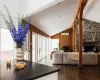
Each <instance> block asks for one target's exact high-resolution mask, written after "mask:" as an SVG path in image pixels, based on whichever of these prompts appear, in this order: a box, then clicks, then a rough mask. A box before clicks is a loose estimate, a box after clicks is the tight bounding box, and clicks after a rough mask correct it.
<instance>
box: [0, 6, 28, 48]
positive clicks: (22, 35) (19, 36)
mask: <svg viewBox="0 0 100 80" xmlns="http://www.w3.org/2000/svg"><path fill="white" fill-rule="evenodd" d="M4 7H5V9H6V11H7V13H8V18H9V20H7V19H6V17H5V16H4V15H3V14H2V13H1V12H0V15H1V16H2V17H3V18H4V21H5V23H6V25H7V28H8V29H9V31H10V33H11V36H12V38H13V40H14V42H15V43H16V47H17V48H21V47H22V46H23V45H24V41H25V39H26V34H27V33H28V30H29V27H30V23H29V22H28V21H24V22H25V24H24V25H23V24H21V23H20V19H19V18H18V20H19V21H18V22H19V24H18V30H16V27H15V25H14V24H13V20H12V18H11V16H10V13H9V11H8V9H7V7H6V6H4Z"/></svg>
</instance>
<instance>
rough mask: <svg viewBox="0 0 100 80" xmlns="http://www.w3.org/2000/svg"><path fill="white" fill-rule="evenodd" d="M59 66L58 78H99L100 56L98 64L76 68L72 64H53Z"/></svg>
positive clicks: (62, 79) (93, 79)
mask: <svg viewBox="0 0 100 80" xmlns="http://www.w3.org/2000/svg"><path fill="white" fill-rule="evenodd" d="M53 66H54V67H57V68H60V72H59V74H58V75H59V80H100V56H99V58H98V65H96V66H83V67H82V68H78V67H77V66H72V65H53Z"/></svg>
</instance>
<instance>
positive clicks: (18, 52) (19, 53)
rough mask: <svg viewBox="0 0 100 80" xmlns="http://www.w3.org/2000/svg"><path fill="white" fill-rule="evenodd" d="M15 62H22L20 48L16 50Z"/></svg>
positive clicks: (22, 57)
mask: <svg viewBox="0 0 100 80" xmlns="http://www.w3.org/2000/svg"><path fill="white" fill-rule="evenodd" d="M16 60H18V61H21V60H24V51H23V49H22V48H16Z"/></svg>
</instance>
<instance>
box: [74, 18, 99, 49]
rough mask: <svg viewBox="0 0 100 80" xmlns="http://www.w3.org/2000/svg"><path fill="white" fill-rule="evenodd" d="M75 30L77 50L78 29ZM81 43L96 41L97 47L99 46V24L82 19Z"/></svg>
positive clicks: (77, 46)
mask: <svg viewBox="0 0 100 80" xmlns="http://www.w3.org/2000/svg"><path fill="white" fill-rule="evenodd" d="M78 26H79V25H77V29H76V32H77V33H76V34H77V38H76V39H77V45H76V48H77V49H78V50H79V29H78ZM82 34H83V41H96V42H97V45H98V46H100V23H97V22H94V21H90V20H87V19H83V33H82Z"/></svg>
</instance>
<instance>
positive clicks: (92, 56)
mask: <svg viewBox="0 0 100 80" xmlns="http://www.w3.org/2000/svg"><path fill="white" fill-rule="evenodd" d="M74 53H75V54H76V53H77V54H79V52H54V53H53V54H52V64H71V65H77V64H78V62H79V61H78V60H77V59H76V60H73V59H69V57H68V56H69V54H72V55H74ZM75 56H76V57H77V55H75ZM78 57H79V56H78ZM82 64H83V65H97V54H96V53H94V52H90V53H89V52H83V53H82Z"/></svg>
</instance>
